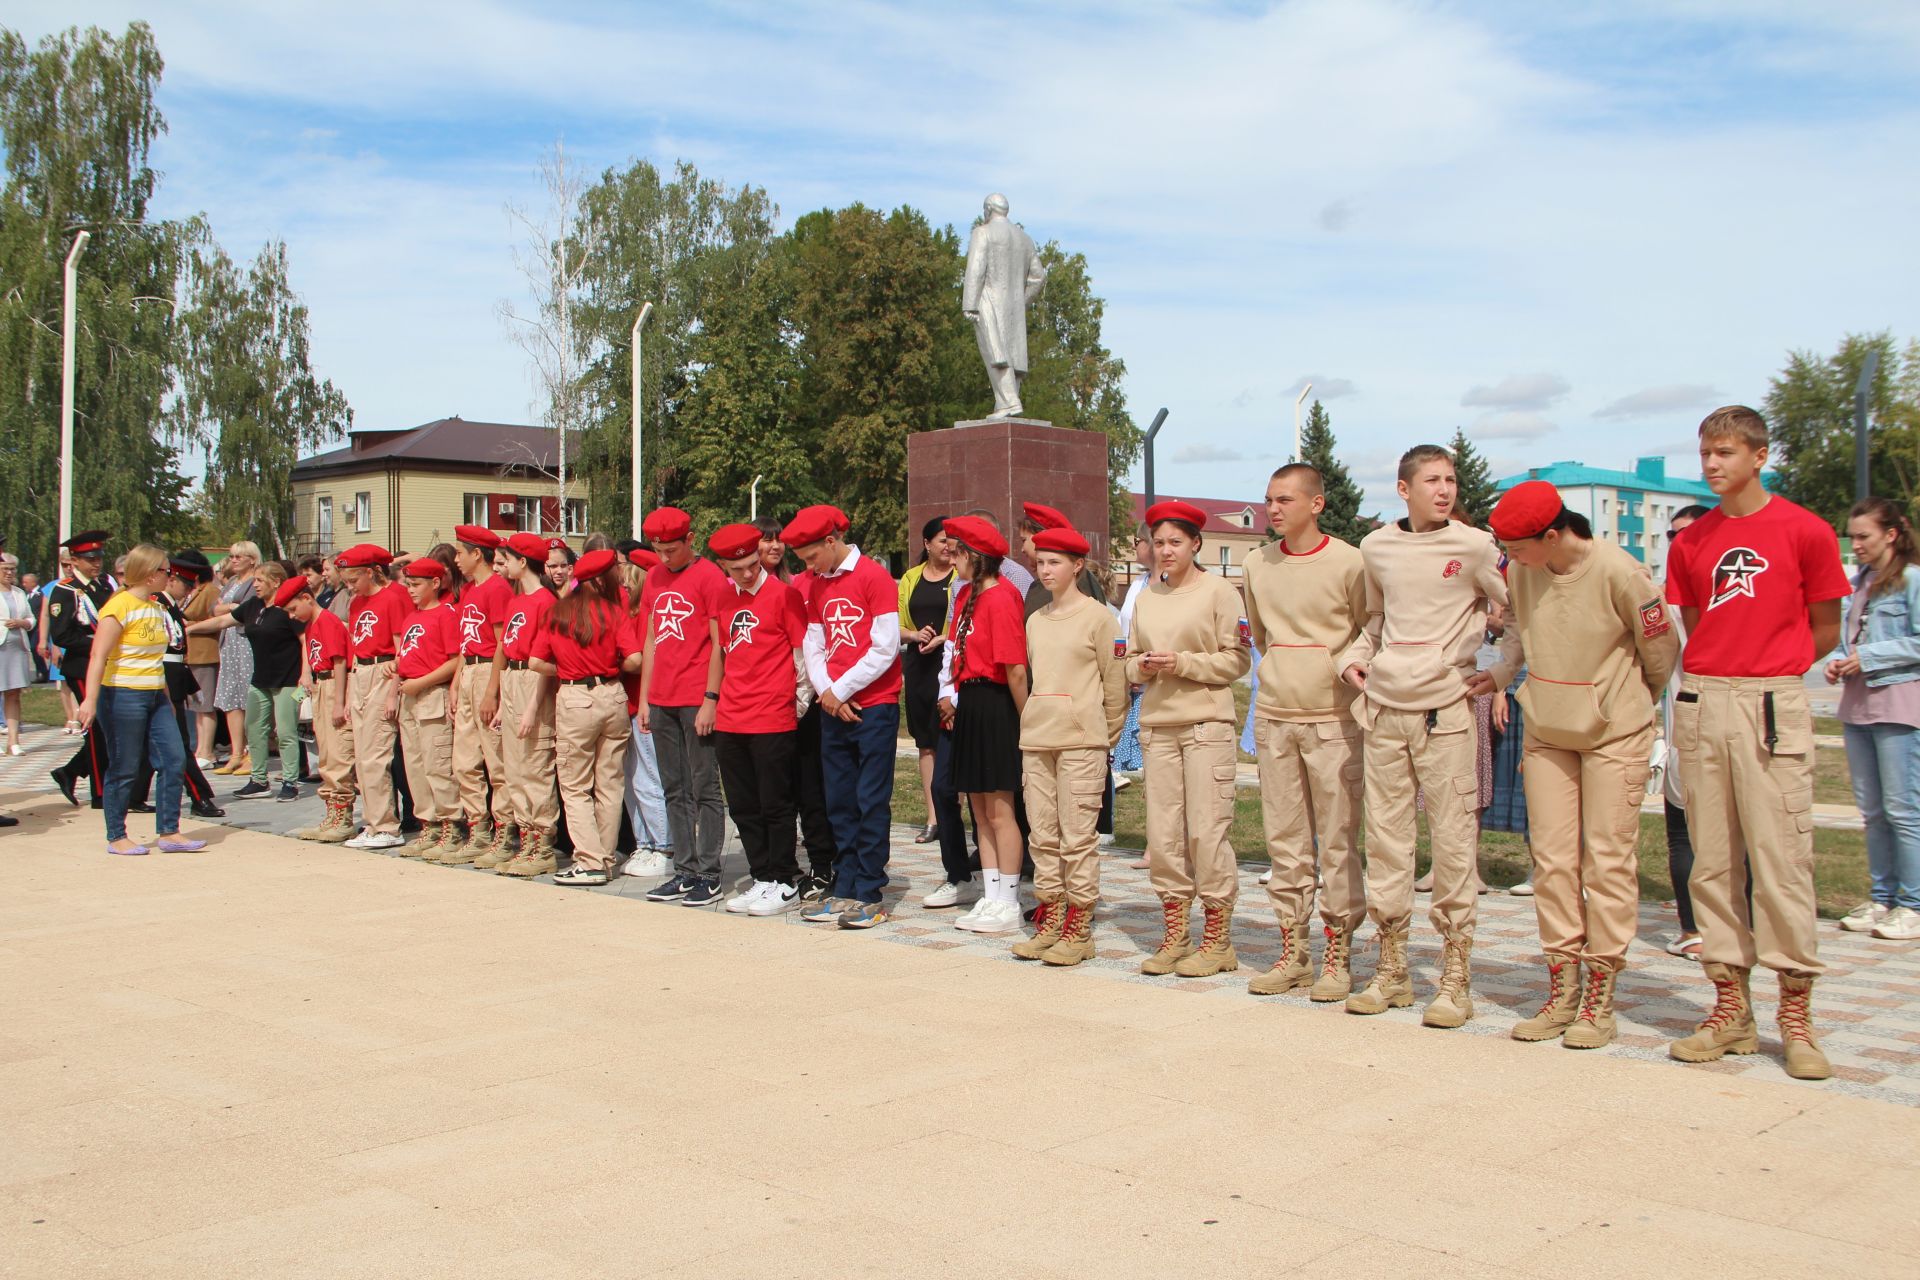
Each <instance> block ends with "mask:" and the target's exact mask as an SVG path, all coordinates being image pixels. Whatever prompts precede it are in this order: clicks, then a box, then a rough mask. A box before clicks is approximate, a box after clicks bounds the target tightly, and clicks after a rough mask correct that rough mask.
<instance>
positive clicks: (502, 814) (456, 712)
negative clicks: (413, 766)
mask: <svg viewBox="0 0 1920 1280" xmlns="http://www.w3.org/2000/svg"><path fill="white" fill-rule="evenodd" d="M506 674H507V673H506V672H504V671H502V672H501V673H500V675H501V677H502V684H503V686H504V684H505V677H506ZM492 678H493V672H492V668H490V667H489V666H488V665H487V664H486V663H484V662H464V661H463V662H462V664H461V667H460V688H459V691H458V692H457V693H456V694H455V695H454V707H453V776H454V780H455V782H456V783H457V784H458V786H459V788H460V811H461V813H463V814H465V815H466V819H467V821H468V823H470V824H473V825H476V826H477V825H478V824H479V822H480V819H482V818H483V817H485V816H486V815H487V809H488V803H487V784H488V782H489V780H491V782H492V784H493V803H492V809H493V821H494V825H495V826H505V825H506V824H507V823H509V822H512V821H513V806H512V804H511V802H510V800H509V798H508V796H507V785H506V783H507V774H506V768H505V765H504V763H503V759H502V756H501V746H500V734H499V732H498V731H497V730H495V729H494V727H493V726H492V725H491V724H490V723H488V722H486V721H484V720H482V719H481V718H480V699H481V698H483V697H485V696H486V693H487V682H488V681H489V680H491V679H492ZM501 723H502V724H504V723H506V722H505V721H502V722H501Z"/></svg>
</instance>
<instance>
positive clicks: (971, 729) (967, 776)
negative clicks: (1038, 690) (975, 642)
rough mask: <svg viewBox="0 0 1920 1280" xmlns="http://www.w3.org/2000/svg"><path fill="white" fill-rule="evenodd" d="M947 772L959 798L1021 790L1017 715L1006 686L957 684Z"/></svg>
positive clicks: (975, 682)
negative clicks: (960, 796)
mask: <svg viewBox="0 0 1920 1280" xmlns="http://www.w3.org/2000/svg"><path fill="white" fill-rule="evenodd" d="M948 774H949V780H950V781H951V783H952V785H953V789H954V790H955V791H958V792H960V793H961V794H963V795H966V794H971V793H977V792H985V791H1018V790H1019V789H1020V712H1019V711H1018V710H1016V709H1015V707H1014V705H1013V694H1012V693H1011V692H1010V691H1009V690H1008V689H1007V686H1005V685H1003V684H1000V683H997V682H996V681H993V680H969V681H967V682H966V683H965V684H963V685H962V686H961V688H960V702H959V705H958V706H957V707H956V708H955V709H954V715H953V759H952V761H951V763H950V764H949V765H948Z"/></svg>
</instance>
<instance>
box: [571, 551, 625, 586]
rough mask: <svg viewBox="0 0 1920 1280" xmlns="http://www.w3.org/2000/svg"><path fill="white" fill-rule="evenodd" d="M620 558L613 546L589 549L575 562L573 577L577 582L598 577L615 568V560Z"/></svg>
mask: <svg viewBox="0 0 1920 1280" xmlns="http://www.w3.org/2000/svg"><path fill="white" fill-rule="evenodd" d="M619 558H620V557H618V556H616V555H614V554H613V549H612V548H611V547H602V548H600V550H598V551H589V552H587V554H585V555H583V556H581V557H580V558H579V559H578V560H575V561H574V562H573V579H574V581H575V582H585V581H586V580H587V579H588V578H597V577H599V576H600V575H601V574H603V573H605V572H606V571H607V570H609V569H611V568H613V562H614V561H615V560H618V559H619Z"/></svg>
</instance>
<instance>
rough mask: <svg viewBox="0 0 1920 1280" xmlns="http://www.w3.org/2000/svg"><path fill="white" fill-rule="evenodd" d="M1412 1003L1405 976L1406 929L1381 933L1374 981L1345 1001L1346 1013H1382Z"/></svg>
mask: <svg viewBox="0 0 1920 1280" xmlns="http://www.w3.org/2000/svg"><path fill="white" fill-rule="evenodd" d="M1412 1003H1413V980H1412V979H1411V978H1410V977H1408V975H1407V926H1405V925H1401V926H1400V927H1399V928H1398V929H1388V928H1385V927H1382V928H1381V930H1380V962H1379V963H1378V964H1376V965H1375V966H1374V968H1373V979H1372V981H1370V982H1368V983H1367V985H1366V986H1364V987H1362V988H1361V989H1360V990H1358V991H1356V992H1354V993H1353V994H1352V995H1350V996H1348V997H1347V1012H1348V1013H1385V1012H1386V1011H1387V1010H1389V1009H1404V1008H1406V1007H1407V1006H1408V1005H1410V1004H1412Z"/></svg>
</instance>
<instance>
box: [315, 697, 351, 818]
mask: <svg viewBox="0 0 1920 1280" xmlns="http://www.w3.org/2000/svg"><path fill="white" fill-rule="evenodd" d="M345 678H346V668H345V667H344V666H336V667H335V668H334V669H333V670H332V671H329V672H328V673H327V674H326V675H324V676H322V675H318V674H316V675H315V676H314V677H313V745H314V748H315V749H316V750H317V751H318V753H319V755H320V798H321V799H322V800H324V801H326V802H327V803H328V804H330V805H333V804H344V805H347V806H349V807H351V806H352V804H353V795H354V789H355V788H354V776H353V718H352V717H351V716H349V717H348V718H347V722H346V723H345V724H341V725H336V724H335V723H334V722H333V713H334V712H335V711H336V710H350V708H342V707H341V706H340V699H341V697H342V696H343V695H344V694H345V692H346V691H345V689H344V687H343V686H342V685H341V681H342V680H344V679H345Z"/></svg>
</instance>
